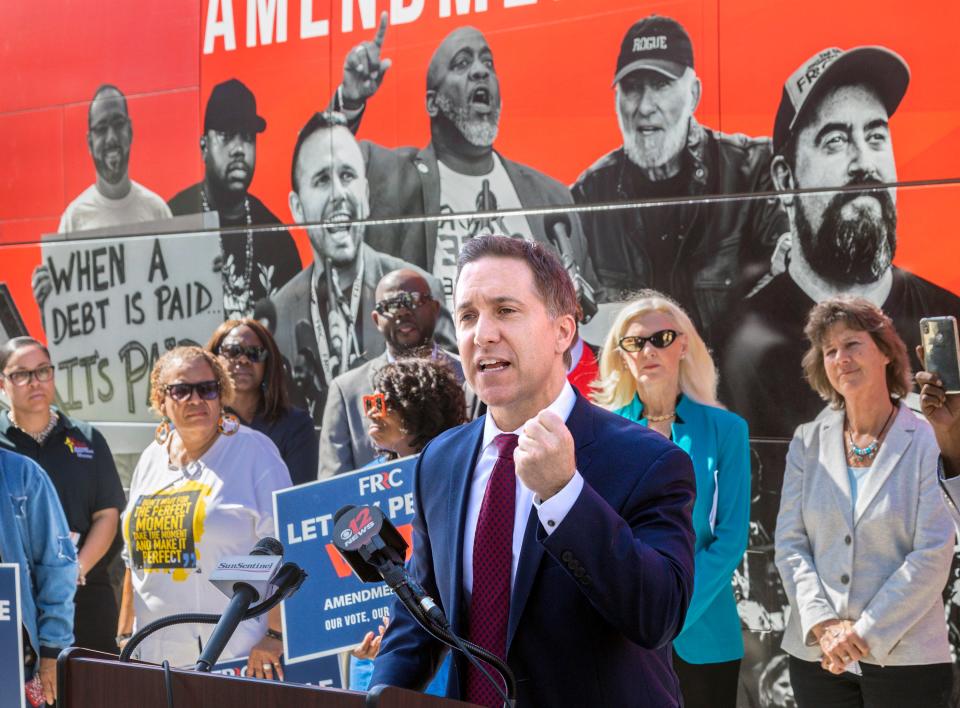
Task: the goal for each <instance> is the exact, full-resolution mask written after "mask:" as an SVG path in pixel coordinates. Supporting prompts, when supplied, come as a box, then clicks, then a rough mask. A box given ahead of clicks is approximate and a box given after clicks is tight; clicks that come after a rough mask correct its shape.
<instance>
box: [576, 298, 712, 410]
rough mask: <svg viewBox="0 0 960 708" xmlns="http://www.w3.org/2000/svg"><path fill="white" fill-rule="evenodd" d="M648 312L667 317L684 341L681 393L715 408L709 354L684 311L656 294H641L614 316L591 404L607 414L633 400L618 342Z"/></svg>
mask: <svg viewBox="0 0 960 708" xmlns="http://www.w3.org/2000/svg"><path fill="white" fill-rule="evenodd" d="M651 312H662V313H664V314H666V315H669V316H670V317H671V318H672V319H673V321H674V322H676V323H677V328H678V329H679V330H680V332H681V333H682V334H685V335H686V337H687V355H686V356H685V357H684V358H683V359H681V360H680V390H681V391H682V392H683V394H684V395H686V396H688V397H689V398H692V399H693V400H695V401H697V402H699V403H703V404H706V405H708V406H715V405H717V367H716V365H715V364H714V363H713V357H711V356H710V350H709V349H707V345H706V344H705V343H704V341H703V337H701V336H700V333H699V332H697V328H696V327H694V326H693V322H692V321H691V319H690V316H689V315H688V314H687V313H686V312H685V311H684V309H683V308H682V307H680V305H678V304H677V303H676V302H675V301H674V300H672V299H670V298H669V297H667V296H666V295H664V294H663V293H660V292H657V291H656V290H641V291H640V292H639V293H637V299H636V300H633V301H631V302H629V303H627V304H626V305H625V306H624V308H623V309H622V310H620V314H618V315H617V319H616V321H614V323H613V326H612V327H611V328H610V331H609V332H608V333H607V337H606V339H605V340H604V342H603V352H602V353H601V355H600V379H599V380H598V381H596V382H595V383H594V384H593V388H594V389H595V393H594V394H593V396H592V398H593V400H594V401H595V402H596V403H597V404H599V405H601V406H603V407H604V408H608V409H610V410H616V409H617V408H622V407H623V406H626V405H628V404H629V403H630V401H632V400H633V397H634V395H635V394H636V392H637V383H636V381H635V380H634V379H633V377H632V376H631V375H630V370H629V369H628V368H627V366H626V364H625V362H624V361H623V356H622V355H621V352H620V346H619V344H620V338H621V337H623V336H624V335H625V333H626V331H627V330H628V329H629V328H630V325H631V324H633V322H634V321H635V320H637V319H638V318H640V317H642V316H643V315H646V314H649V313H651Z"/></svg>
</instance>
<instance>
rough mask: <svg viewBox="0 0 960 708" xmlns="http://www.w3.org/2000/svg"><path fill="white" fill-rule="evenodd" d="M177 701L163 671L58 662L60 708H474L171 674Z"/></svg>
mask: <svg viewBox="0 0 960 708" xmlns="http://www.w3.org/2000/svg"><path fill="white" fill-rule="evenodd" d="M170 676H171V683H172V689H173V700H172V702H170V703H168V702H167V688H166V681H165V678H164V671H163V667H161V666H157V665H156V664H145V663H141V662H130V663H125V664H121V663H120V662H119V661H117V657H116V656H114V655H113V654H104V653H102V652H98V651H93V650H92V649H82V648H80V647H71V648H69V649H66V650H64V651H63V652H62V653H61V654H60V657H59V658H58V659H57V696H58V700H57V705H58V706H59V708H116V707H117V706H136V708H168V706H169V705H172V706H175V707H176V708H216V707H219V706H229V707H230V708H274V707H276V708H281V707H283V708H286V707H287V706H296V707H297V708H469V707H470V706H472V705H473V704H470V703H463V702H461V701H454V700H451V699H449V698H440V697H438V696H428V695H425V694H422V693H417V692H416V691H407V690H405V689H402V688H395V687H393V686H377V687H375V688H374V690H372V691H370V693H361V692H358V691H345V690H341V689H336V688H318V687H316V686H302V685H297V684H289V683H281V682H279V681H264V680H261V679H250V678H238V677H235V676H222V675H219V674H205V673H198V672H196V671H191V670H189V669H171V670H170Z"/></svg>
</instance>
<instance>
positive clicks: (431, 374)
mask: <svg viewBox="0 0 960 708" xmlns="http://www.w3.org/2000/svg"><path fill="white" fill-rule="evenodd" d="M373 388H374V390H376V391H379V392H380V393H382V394H383V396H384V398H386V400H387V408H388V409H389V410H392V411H396V412H397V415H399V416H400V423H401V426H402V427H403V430H404V431H405V432H406V433H407V434H408V435H412V436H413V437H412V439H411V441H410V446H411V447H413V448H415V449H416V450H417V451H420V450H422V449H423V446H424V445H426V444H427V443H428V442H430V441H431V440H433V438H435V437H437V436H438V435H439V434H440V433H442V432H443V431H444V430H447V429H449V428H453V427H455V426H457V425H460V424H461V423H465V422H466V420H467V406H466V400H465V397H464V394H463V387H462V386H461V385H460V382H459V381H457V378H456V376H454V373H453V370H452V369H451V368H450V366H449V365H447V364H445V363H443V362H439V361H433V360H432V359H398V360H397V361H395V362H393V363H392V364H387V365H386V366H384V367H383V368H381V369H379V370H378V371H377V373H376V374H375V375H374V377H373Z"/></svg>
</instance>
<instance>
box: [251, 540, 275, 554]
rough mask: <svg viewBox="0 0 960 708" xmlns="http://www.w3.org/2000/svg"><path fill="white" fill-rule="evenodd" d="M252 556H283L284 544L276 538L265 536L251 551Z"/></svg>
mask: <svg viewBox="0 0 960 708" xmlns="http://www.w3.org/2000/svg"><path fill="white" fill-rule="evenodd" d="M250 555H251V556H282V555H283V544H282V543H280V541H278V540H277V539H275V538H271V537H270V536H264V537H263V538H261V539H260V540H259V541H257V545H256V546H254V547H253V550H252V551H250Z"/></svg>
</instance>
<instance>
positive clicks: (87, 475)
mask: <svg viewBox="0 0 960 708" xmlns="http://www.w3.org/2000/svg"><path fill="white" fill-rule="evenodd" d="M0 383H2V385H3V391H4V393H5V394H6V397H7V400H8V401H9V402H10V410H9V411H7V412H6V413H3V414H0V446H2V447H5V448H6V449H8V450H12V451H14V452H19V453H20V454H21V455H26V456H27V457H29V458H30V459H32V460H34V461H35V462H37V463H38V464H39V465H40V466H41V467H42V468H43V469H44V470H45V471H46V473H47V475H48V476H49V477H50V480H51V481H52V482H53V486H54V487H55V488H56V490H57V495H58V496H59V498H60V503H61V505H62V506H63V511H64V513H65V515H66V518H67V525H68V526H69V527H70V538H71V539H72V540H73V542H74V544H75V546H76V548H77V561H78V566H79V568H78V569H79V574H78V576H77V593H76V600H75V602H76V607H75V615H74V635H75V641H76V644H77V645H78V646H82V647H86V648H88V649H97V650H99V651H113V647H114V636H113V628H114V627H115V626H116V624H117V613H118V608H117V600H116V593H115V592H114V589H113V586H112V584H111V580H110V564H111V562H112V561H113V560H114V559H115V558H116V557H117V555H118V554H119V553H120V548H121V545H122V544H121V542H120V538H119V537H118V535H117V528H118V524H119V520H120V511H121V509H123V507H124V505H125V504H126V498H125V497H124V495H123V485H122V484H121V482H120V477H119V476H118V475H117V468H116V465H115V464H114V461H113V455H112V454H111V452H110V447H109V446H108V445H107V441H106V440H104V438H103V435H101V434H100V432H99V431H97V430H96V429H95V428H93V427H92V426H91V425H90V424H89V423H85V422H83V421H80V420H76V419H74V418H71V417H69V416H67V415H65V414H64V412H63V411H60V410H58V409H57V408H56V407H54V405H53V402H54V398H55V395H56V391H55V384H54V368H53V364H52V363H51V361H50V354H49V352H48V351H47V348H46V347H45V346H44V345H43V344H42V343H40V342H39V341H37V340H36V339H33V338H32V337H16V338H14V339H11V340H9V341H8V342H7V343H6V344H4V345H3V346H2V347H0Z"/></svg>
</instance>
